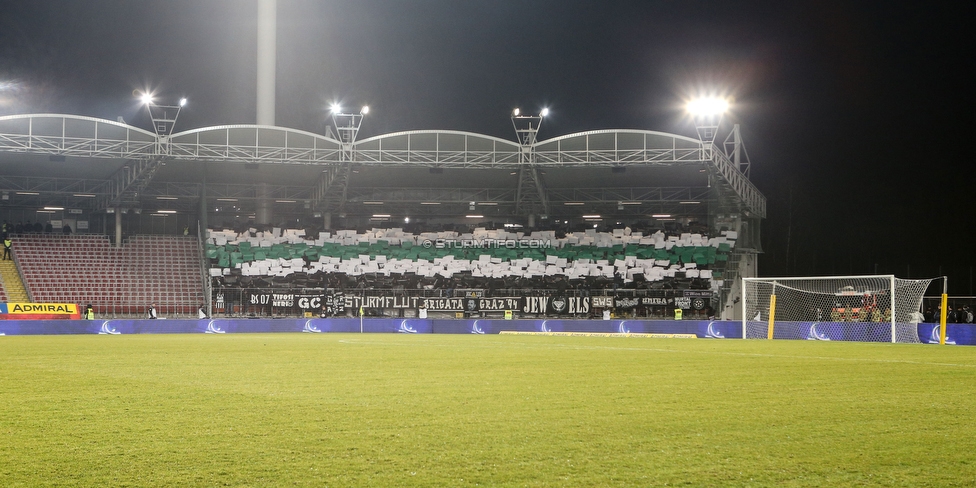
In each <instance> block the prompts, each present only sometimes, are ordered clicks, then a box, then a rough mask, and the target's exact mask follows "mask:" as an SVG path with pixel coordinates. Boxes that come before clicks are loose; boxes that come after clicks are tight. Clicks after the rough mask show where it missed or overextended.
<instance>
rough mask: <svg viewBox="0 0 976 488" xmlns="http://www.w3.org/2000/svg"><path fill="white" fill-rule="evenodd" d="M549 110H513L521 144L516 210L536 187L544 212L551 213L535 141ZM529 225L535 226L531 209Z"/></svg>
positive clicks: (518, 210)
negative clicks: (528, 111)
mask: <svg viewBox="0 0 976 488" xmlns="http://www.w3.org/2000/svg"><path fill="white" fill-rule="evenodd" d="M548 113H549V110H548V109H543V110H542V112H541V113H539V115H523V114H522V113H521V112H520V111H519V109H515V110H514V111H512V127H514V128H515V137H516V138H517V139H518V142H519V145H520V146H521V148H520V150H519V181H518V188H516V190H515V212H516V213H519V212H520V211H521V210H522V203H523V201H527V203H530V202H529V200H530V199H529V198H528V196H529V195H530V194H531V189H533V188H534V190H535V192H536V193H537V196H536V198H538V204H539V205H540V206H541V209H542V212H544V213H545V214H548V213H549V199H548V197H547V196H546V188H545V185H544V184H543V183H542V178H541V176H540V174H539V170H538V169H537V168H536V166H535V156H536V155H535V143H536V140H537V137H538V135H539V128H540V127H542V119H544V118H545V117H546V115H548ZM527 224H528V226H529V227H534V226H535V214H534V213H532V212H531V210H530V211H529V215H528V222H527Z"/></svg>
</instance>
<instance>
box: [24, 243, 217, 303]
mask: <svg viewBox="0 0 976 488" xmlns="http://www.w3.org/2000/svg"><path fill="white" fill-rule="evenodd" d="M13 251H14V257H15V259H16V261H17V263H18V266H19V267H20V270H21V274H22V278H23V281H24V284H25V285H26V288H27V292H28V294H29V296H30V299H31V300H32V301H34V302H49V303H76V304H79V305H82V306H84V305H87V304H89V303H90V304H92V305H93V306H94V309H95V312H96V313H97V314H98V315H100V316H141V315H142V314H143V313H145V310H146V308H147V307H148V306H149V305H150V304H152V303H155V304H156V308H157V310H158V311H159V313H160V315H172V316H177V317H178V316H195V314H196V311H197V308H198V307H199V305H200V303H203V302H204V291H203V276H201V268H200V262H201V256H200V251H199V244H198V241H197V240H196V238H192V237H176V236H158V235H156V236H133V237H130V238H129V239H128V240H127V241H126V242H125V243H124V244H123V246H122V247H120V248H116V247H113V246H112V244H111V242H110V241H109V239H108V237H107V236H102V235H56V234H23V235H19V236H17V238H16V239H15V240H14V245H13Z"/></svg>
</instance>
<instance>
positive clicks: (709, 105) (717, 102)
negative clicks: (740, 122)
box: [687, 97, 729, 116]
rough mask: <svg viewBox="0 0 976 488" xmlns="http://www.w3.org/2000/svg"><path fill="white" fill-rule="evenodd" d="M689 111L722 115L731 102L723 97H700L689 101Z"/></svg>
mask: <svg viewBox="0 0 976 488" xmlns="http://www.w3.org/2000/svg"><path fill="white" fill-rule="evenodd" d="M687 109H688V113H690V114H692V115H699V116H705V115H722V114H724V113H725V112H726V111H727V110H728V109H729V102H728V101H727V100H725V99H723V98H717V97H707V98H698V99H695V100H691V101H690V102H688V106H687Z"/></svg>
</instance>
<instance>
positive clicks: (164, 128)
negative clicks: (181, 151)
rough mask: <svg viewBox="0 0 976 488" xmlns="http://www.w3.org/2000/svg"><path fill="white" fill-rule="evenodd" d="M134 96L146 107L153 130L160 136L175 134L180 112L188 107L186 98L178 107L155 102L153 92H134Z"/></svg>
mask: <svg viewBox="0 0 976 488" xmlns="http://www.w3.org/2000/svg"><path fill="white" fill-rule="evenodd" d="M132 94H133V95H135V96H137V97H138V98H139V101H140V102H142V104H143V105H145V106H146V110H147V111H148V112H149V118H150V119H152V122H153V130H155V131H156V135H158V136H169V135H171V134H172V133H173V127H175V126H176V119H178V118H179V116H180V110H182V109H183V107H185V106H186V97H183V98H180V100H179V102H177V104H176V105H165V104H164V105H160V104H157V103H156V101H155V100H154V98H155V97H154V96H153V93H152V91H150V90H148V89H147V90H145V91H140V90H133V91H132Z"/></svg>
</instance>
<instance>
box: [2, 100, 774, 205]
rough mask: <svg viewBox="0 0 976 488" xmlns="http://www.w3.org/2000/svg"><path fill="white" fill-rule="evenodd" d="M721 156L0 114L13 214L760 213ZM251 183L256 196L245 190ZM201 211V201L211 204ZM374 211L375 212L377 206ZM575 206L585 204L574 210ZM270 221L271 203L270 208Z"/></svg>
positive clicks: (713, 150)
mask: <svg viewBox="0 0 976 488" xmlns="http://www.w3.org/2000/svg"><path fill="white" fill-rule="evenodd" d="M733 159H734V156H733V154H732V153H731V152H729V153H726V151H724V150H722V148H719V147H716V146H712V145H710V144H702V142H700V141H699V140H697V139H693V138H689V137H685V136H681V135H675V134H668V133H662V132H653V131H643V130H630V129H621V130H599V131H589V132H582V133H576V134H568V135H564V136H559V137H555V138H552V139H547V140H543V141H538V142H534V143H532V144H524V145H523V144H519V143H518V142H513V141H508V140H505V139H500V138H497V137H492V136H487V135H482V134H475V133H470V132H460V131H450V130H444V131H431V130H424V131H407V132H396V133H391V134H385V135H379V136H375V137H370V138H367V139H363V140H361V141H354V142H352V143H343V142H340V140H338V139H336V138H333V137H330V136H329V135H321V134H314V133H310V132H306V131H301V130H295V129H288V128H283V127H271V126H260V125H226V126H216V127H204V128H198V129H192V130H187V131H183V132H179V133H175V134H172V135H165V133H163V135H157V134H155V133H153V132H150V131H147V130H144V129H141V128H138V127H133V126H130V125H127V124H125V123H122V122H114V121H110V120H104V119H97V118H91V117H83V116H75V115H62V114H28V115H12V116H5V117H0V165H2V166H0V167H2V169H0V191H2V192H3V193H4V198H5V199H6V201H5V203H6V204H7V205H11V206H23V207H31V206H38V207H41V206H48V205H57V206H65V207H72V208H80V209H86V210H89V211H98V210H102V209H106V208H109V207H119V206H121V207H139V208H147V209H151V208H153V207H154V206H158V205H160V203H159V202H165V206H166V208H175V209H178V210H182V211H194V210H195V209H198V208H199V198H200V196H201V195H205V196H206V198H207V199H208V206H213V205H218V206H219V205H220V204H221V202H223V203H225V204H226V203H231V202H233V204H234V206H235V207H237V208H238V209H239V211H240V212H250V211H253V204H254V203H256V202H257V200H259V199H265V200H267V199H273V200H274V201H275V202H276V203H277V204H279V206H280V205H282V204H283V205H289V204H293V205H292V206H293V207H294V208H281V209H280V211H281V212H284V213H291V212H299V213H300V212H312V211H316V210H319V211H335V212H341V213H346V212H348V213H351V214H356V215H367V214H369V213H370V212H374V211H376V208H377V207H378V206H379V205H384V206H386V208H396V209H397V210H398V211H400V212H401V213H402V212H408V213H409V212H413V213H415V214H418V215H422V214H428V215H439V214H444V215H454V214H458V213H460V214H463V213H465V212H467V213H470V211H469V210H471V207H472V206H474V207H475V208H476V209H478V210H486V212H479V213H492V212H493V213H494V214H497V215H500V216H501V215H504V216H516V215H525V214H528V213H535V214H540V215H554V216H559V215H574V214H576V213H580V212H584V210H583V209H582V208H571V207H585V212H588V213H590V214H594V213H600V212H602V213H605V214H614V215H620V216H642V215H646V216H648V217H649V216H650V215H651V214H672V213H676V212H678V211H681V212H684V213H688V214H695V213H696V212H697V213H702V212H703V210H696V209H703V208H704V207H706V205H701V206H696V205H695V204H693V203H692V202H698V203H708V204H712V205H713V206H714V205H719V206H721V207H723V208H729V209H730V210H742V211H745V212H752V214H753V215H755V216H758V217H764V216H765V198H764V197H763V196H762V194H761V193H759V191H758V190H757V189H756V188H755V186H754V185H752V183H751V182H749V180H748V178H747V176H746V174H744V172H743V171H742V170H741V168H742V166H741V165H738V164H736V163H735V162H733ZM259 185H262V189H261V190H260V191H258V190H256V187H258V186H259ZM211 202H212V203H211ZM379 202H382V203H379ZM580 203H582V204H583V205H577V204H580ZM275 211H276V212H278V211H279V207H276V210H275Z"/></svg>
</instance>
